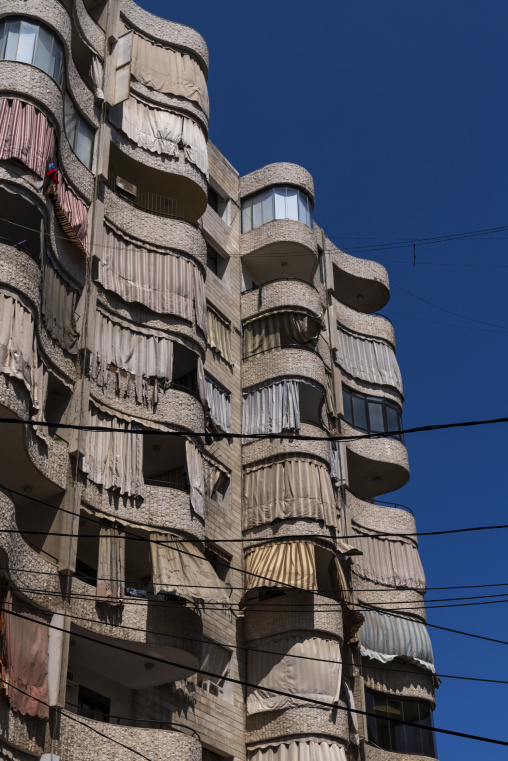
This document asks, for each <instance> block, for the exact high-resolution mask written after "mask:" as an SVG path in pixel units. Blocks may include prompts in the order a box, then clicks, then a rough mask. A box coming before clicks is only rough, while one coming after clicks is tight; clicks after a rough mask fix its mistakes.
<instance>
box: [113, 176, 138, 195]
mask: <svg viewBox="0 0 508 761" xmlns="http://www.w3.org/2000/svg"><path fill="white" fill-rule="evenodd" d="M116 187H117V188H120V190H123V191H124V193H128V194H129V195H131V196H134V197H136V196H137V194H138V189H137V187H136V185H133V184H132V182H127V180H122V178H121V177H117V178H116Z"/></svg>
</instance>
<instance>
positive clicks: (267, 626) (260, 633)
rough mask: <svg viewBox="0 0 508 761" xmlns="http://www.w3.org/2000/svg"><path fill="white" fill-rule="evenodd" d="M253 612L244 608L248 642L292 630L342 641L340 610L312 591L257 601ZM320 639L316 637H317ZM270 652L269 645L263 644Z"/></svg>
mask: <svg viewBox="0 0 508 761" xmlns="http://www.w3.org/2000/svg"><path fill="white" fill-rule="evenodd" d="M253 607H254V610H253V611H250V610H249V607H248V606H247V607H246V609H245V629H244V632H245V639H246V641H248V642H252V641H253V640H261V639H264V638H267V637H273V636H275V635H276V634H283V633H285V632H288V633H289V632H292V631H311V632H316V633H320V634H325V635H326V634H331V635H332V636H334V637H337V638H338V639H339V640H340V642H341V644H342V642H343V638H344V635H343V624H342V611H341V608H340V605H337V606H336V607H335V608H333V606H332V605H330V599H329V598H328V597H322V596H321V595H316V594H313V593H311V592H291V591H289V592H287V593H286V594H285V595H284V596H281V597H273V598H270V599H268V600H263V601H259V600H256V601H255V602H254V604H253ZM317 636H319V635H317ZM263 648H265V649H266V650H270V642H267V643H266V646H265V645H263Z"/></svg>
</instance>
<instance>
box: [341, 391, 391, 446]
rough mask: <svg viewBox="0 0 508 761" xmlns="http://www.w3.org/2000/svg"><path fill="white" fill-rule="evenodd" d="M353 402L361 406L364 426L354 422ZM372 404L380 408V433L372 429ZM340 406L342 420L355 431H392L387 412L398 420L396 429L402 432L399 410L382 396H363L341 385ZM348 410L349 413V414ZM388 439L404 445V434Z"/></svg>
mask: <svg viewBox="0 0 508 761" xmlns="http://www.w3.org/2000/svg"><path fill="white" fill-rule="evenodd" d="M353 400H356V402H357V404H358V403H360V404H363V410H364V416H365V421H366V425H361V424H359V423H357V422H355V412H354V407H355V404H354V402H353ZM374 404H375V405H378V406H380V407H381V411H382V416H383V430H382V431H380V430H379V429H378V428H376V427H374V426H373V425H372V423H371V414H370V407H369V405H374ZM342 405H343V410H344V412H343V414H342V418H343V420H344V421H345V422H346V423H347V424H348V425H351V426H352V427H353V428H355V429H356V430H357V431H364V432H365V433H387V432H388V431H390V430H393V429H391V428H390V426H389V423H388V410H391V411H393V412H395V414H396V415H397V418H398V429H399V430H402V410H401V408H400V407H399V405H398V404H397V403H396V402H392V401H391V400H388V399H385V397H383V396H369V394H363V393H362V392H361V391H355V390H354V389H352V388H350V387H349V386H346V385H344V384H342ZM349 410H350V411H351V414H349ZM390 438H393V439H397V441H401V442H402V443H404V434H391V436H390Z"/></svg>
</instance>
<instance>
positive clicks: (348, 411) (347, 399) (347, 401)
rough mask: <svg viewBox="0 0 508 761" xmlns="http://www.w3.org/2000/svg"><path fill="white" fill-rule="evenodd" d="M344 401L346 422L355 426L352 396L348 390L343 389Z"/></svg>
mask: <svg viewBox="0 0 508 761" xmlns="http://www.w3.org/2000/svg"><path fill="white" fill-rule="evenodd" d="M342 401H343V404H344V420H345V421H346V423H349V424H350V425H353V406H352V404H351V394H350V393H349V391H348V390H347V388H343V389H342Z"/></svg>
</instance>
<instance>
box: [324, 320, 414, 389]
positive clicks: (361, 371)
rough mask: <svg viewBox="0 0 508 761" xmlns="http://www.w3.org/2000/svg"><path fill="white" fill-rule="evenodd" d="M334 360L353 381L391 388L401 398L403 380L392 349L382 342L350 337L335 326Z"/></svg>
mask: <svg viewBox="0 0 508 761" xmlns="http://www.w3.org/2000/svg"><path fill="white" fill-rule="evenodd" d="M337 328H338V329H337V335H338V348H337V349H336V355H335V360H336V362H337V364H338V365H340V367H342V368H343V370H345V371H346V372H347V373H349V375H352V376H353V378H358V379H359V380H364V381H367V382H368V383H375V384H378V385H382V386H393V387H394V388H396V389H397V391H399V392H400V393H401V394H402V378H401V375H400V370H399V365H398V362H397V358H396V356H395V351H394V350H393V348H392V347H391V346H390V345H389V344H388V343H386V342H385V341H380V340H377V339H375V338H370V337H367V336H361V335H358V334H356V333H350V332H349V331H348V330H346V329H345V328H343V327H342V326H341V325H338V326H337Z"/></svg>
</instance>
